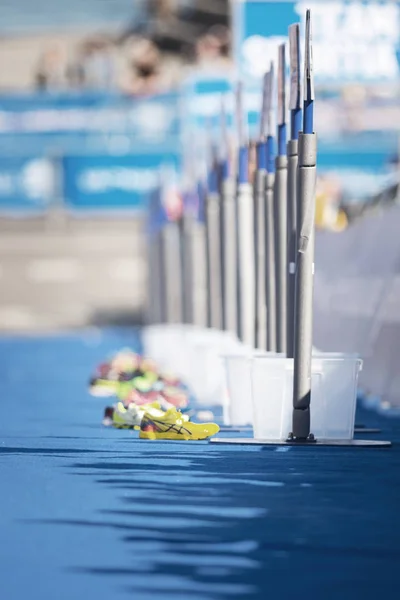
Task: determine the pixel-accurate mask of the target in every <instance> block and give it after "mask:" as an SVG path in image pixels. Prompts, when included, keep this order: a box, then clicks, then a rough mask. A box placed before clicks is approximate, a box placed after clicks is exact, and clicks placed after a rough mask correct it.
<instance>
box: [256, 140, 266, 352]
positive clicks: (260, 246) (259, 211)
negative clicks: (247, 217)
mask: <svg viewBox="0 0 400 600" xmlns="http://www.w3.org/2000/svg"><path fill="white" fill-rule="evenodd" d="M260 145H261V143H260ZM258 151H260V149H259V148H258ZM266 178H267V171H266V169H262V168H259V169H257V171H256V177H255V190H254V206H255V247H256V291H255V293H256V344H255V345H256V347H257V348H258V349H259V350H266V349H267V301H266V289H265V288H266V286H265V269H266V260H265V185H266Z"/></svg>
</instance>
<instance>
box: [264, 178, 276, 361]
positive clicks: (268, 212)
mask: <svg viewBox="0 0 400 600" xmlns="http://www.w3.org/2000/svg"><path fill="white" fill-rule="evenodd" d="M274 179H275V176H274V174H273V173H267V175H266V178H265V281H266V300H267V350H268V352H276V351H277V346H276V287H275V281H276V278H275V242H274Z"/></svg>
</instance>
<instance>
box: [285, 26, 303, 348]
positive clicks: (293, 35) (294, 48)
mask: <svg viewBox="0 0 400 600" xmlns="http://www.w3.org/2000/svg"><path fill="white" fill-rule="evenodd" d="M289 44H290V137H291V139H290V140H289V141H288V144H287V163H288V164H287V252H288V254H287V275H288V279H287V325H286V355H287V357H288V358H293V356H294V327H295V325H294V295H295V273H296V248H297V243H296V231H297V165H298V137H299V130H300V128H301V107H300V102H301V98H300V96H301V90H300V26H299V24H298V23H295V24H294V25H291V26H290V27H289Z"/></svg>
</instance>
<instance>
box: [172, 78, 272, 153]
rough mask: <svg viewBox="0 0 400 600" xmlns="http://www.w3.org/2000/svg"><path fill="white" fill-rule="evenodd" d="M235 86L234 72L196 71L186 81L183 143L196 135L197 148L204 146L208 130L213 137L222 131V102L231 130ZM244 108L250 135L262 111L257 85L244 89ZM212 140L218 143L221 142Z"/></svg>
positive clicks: (259, 89)
mask: <svg viewBox="0 0 400 600" xmlns="http://www.w3.org/2000/svg"><path fill="white" fill-rule="evenodd" d="M236 85H237V77H236V75H235V73H234V72H233V71H231V72H228V73H224V74H222V73H219V74H218V73H217V74H216V73H207V72H198V73H195V74H193V75H192V76H191V77H190V78H188V79H186V80H185V82H184V85H183V98H184V106H185V113H184V114H185V119H184V122H183V126H182V128H183V135H184V138H185V139H186V140H188V139H190V138H191V137H192V136H193V134H195V135H196V139H197V143H198V144H199V146H201V147H204V145H206V144H207V143H209V136H210V131H211V135H213V134H214V135H213V137H214V136H215V134H216V132H218V131H221V124H220V123H221V121H220V119H221V108H222V103H223V104H224V109H225V113H226V120H227V125H228V128H230V129H231V130H233V129H234V127H235V125H234V119H235V97H234V95H235V88H236ZM243 106H244V110H245V111H246V112H247V119H248V124H249V128H250V132H251V133H253V132H254V129H255V127H257V126H258V123H259V113H260V108H261V87H260V85H259V83H258V82H252V83H251V84H250V85H248V86H247V87H246V88H245V89H244V100H243ZM217 135H218V134H217ZM215 141H216V142H217V143H218V142H219V141H220V140H218V139H216V140H215Z"/></svg>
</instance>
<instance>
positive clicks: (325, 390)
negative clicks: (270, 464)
mask: <svg viewBox="0 0 400 600" xmlns="http://www.w3.org/2000/svg"><path fill="white" fill-rule="evenodd" d="M251 365H252V368H251V381H252V400H253V429H254V437H255V438H261V439H272V440H284V439H286V438H287V436H288V434H289V433H290V432H291V431H292V401H293V359H289V358H279V357H277V358H274V357H261V356H258V357H254V358H253V360H252V361H251ZM361 368H362V360H361V359H360V358H359V357H358V356H356V355H349V354H347V355H346V354H340V353H336V354H328V353H326V354H322V353H321V354H318V355H314V356H313V359H312V369H311V406H310V411H311V431H312V433H313V434H314V435H315V436H316V438H319V439H325V440H329V439H345V440H349V439H352V438H353V435H354V419H355V410H356V400H357V381H358V374H359V372H360V370H361Z"/></svg>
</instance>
